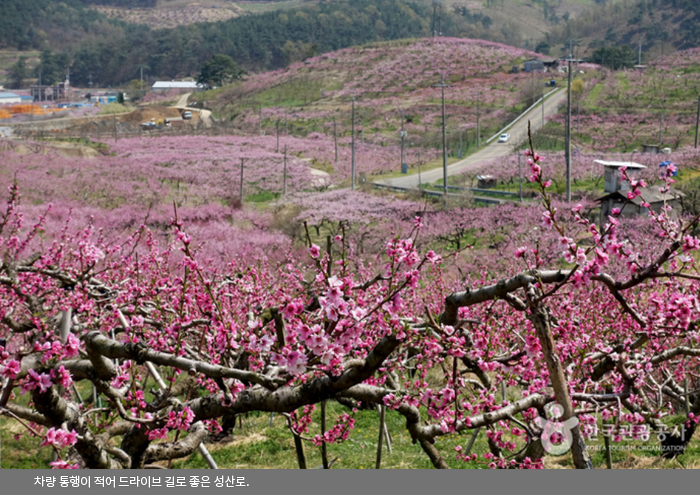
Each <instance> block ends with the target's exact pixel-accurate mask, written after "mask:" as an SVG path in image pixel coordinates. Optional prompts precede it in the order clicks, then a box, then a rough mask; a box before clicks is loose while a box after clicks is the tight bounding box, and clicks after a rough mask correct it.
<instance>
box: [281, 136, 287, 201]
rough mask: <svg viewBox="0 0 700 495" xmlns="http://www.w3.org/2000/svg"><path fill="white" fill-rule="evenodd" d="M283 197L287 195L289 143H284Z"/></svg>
mask: <svg viewBox="0 0 700 495" xmlns="http://www.w3.org/2000/svg"><path fill="white" fill-rule="evenodd" d="M282 197H287V145H286V144H285V145H284V175H283V176H282Z"/></svg>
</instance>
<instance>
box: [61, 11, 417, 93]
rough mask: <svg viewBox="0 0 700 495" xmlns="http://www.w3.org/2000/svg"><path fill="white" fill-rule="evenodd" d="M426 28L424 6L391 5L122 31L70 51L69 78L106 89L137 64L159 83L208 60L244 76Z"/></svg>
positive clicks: (126, 77) (134, 73)
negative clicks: (225, 58) (226, 60)
mask: <svg viewBox="0 0 700 495" xmlns="http://www.w3.org/2000/svg"><path fill="white" fill-rule="evenodd" d="M429 28H430V17H429V12H428V9H427V7H425V6H423V5H418V4H410V3H403V2H400V1H397V0H353V1H352V2H334V3H324V4H319V5H317V6H314V7H309V8H305V9H301V10H296V11H286V12H270V13H265V14H259V15H251V16H245V17H240V18H235V19H230V20H228V21H225V22H218V23H208V24H192V25H189V26H181V27H178V28H175V29H164V30H150V29H149V28H147V27H146V26H143V25H139V26H135V25H123V26H122V27H121V28H120V29H115V30H113V31H112V32H110V33H106V34H105V35H102V36H99V37H98V36H94V37H92V36H91V37H88V38H87V39H85V40H84V41H83V42H82V43H81V44H80V45H79V46H78V47H77V48H76V49H75V50H74V51H73V52H72V60H73V66H72V69H71V78H72V80H73V81H75V82H76V83H77V84H87V83H88V77H89V75H90V74H92V77H93V82H95V81H97V83H98V84H114V83H119V82H124V81H127V80H129V79H133V78H135V77H136V76H137V73H138V71H139V67H141V66H142V65H143V66H145V67H147V68H148V69H147V72H148V74H150V75H157V76H159V77H170V78H175V77H181V76H187V75H193V74H196V73H197V72H198V71H199V70H200V69H201V66H202V63H203V61H205V60H207V59H208V58H210V57H211V56H212V55H214V54H216V53H222V54H226V55H230V56H231V57H232V58H233V59H234V60H235V61H236V62H238V63H239V64H241V65H243V66H244V67H246V68H248V69H252V70H265V69H274V68H278V67H283V66H285V65H287V64H288V63H290V62H294V61H296V60H302V59H304V58H307V57H309V56H313V55H315V54H318V53H323V52H329V51H333V50H337V49H340V48H345V47H349V46H353V45H359V44H363V43H367V42H372V41H381V40H393V39H400V38H414V37H422V36H426V35H428V32H429Z"/></svg>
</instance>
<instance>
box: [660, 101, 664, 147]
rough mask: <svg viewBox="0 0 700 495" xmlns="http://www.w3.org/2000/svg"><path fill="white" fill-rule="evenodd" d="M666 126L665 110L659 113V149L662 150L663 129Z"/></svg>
mask: <svg viewBox="0 0 700 495" xmlns="http://www.w3.org/2000/svg"><path fill="white" fill-rule="evenodd" d="M663 124H664V112H663V110H662V111H660V112H659V148H661V128H662V126H663Z"/></svg>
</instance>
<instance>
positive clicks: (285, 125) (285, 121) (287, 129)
mask: <svg viewBox="0 0 700 495" xmlns="http://www.w3.org/2000/svg"><path fill="white" fill-rule="evenodd" d="M284 135H285V137H286V136H289V128H288V127H287V112H284Z"/></svg>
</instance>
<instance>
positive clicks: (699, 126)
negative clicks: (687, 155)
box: [695, 96, 700, 149]
mask: <svg viewBox="0 0 700 495" xmlns="http://www.w3.org/2000/svg"><path fill="white" fill-rule="evenodd" d="M698 129H700V96H698V116H697V118H696V119H695V149H698Z"/></svg>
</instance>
